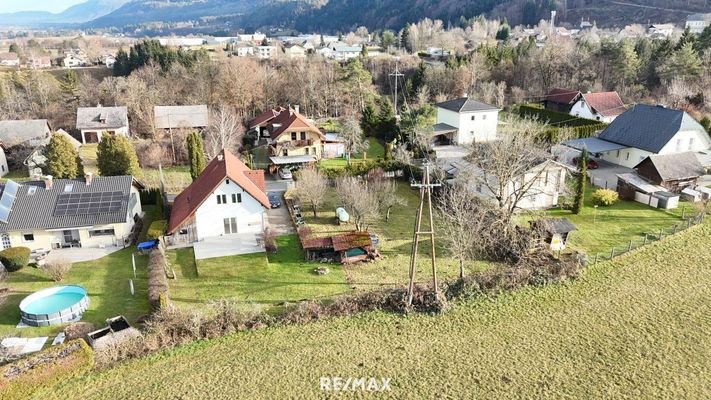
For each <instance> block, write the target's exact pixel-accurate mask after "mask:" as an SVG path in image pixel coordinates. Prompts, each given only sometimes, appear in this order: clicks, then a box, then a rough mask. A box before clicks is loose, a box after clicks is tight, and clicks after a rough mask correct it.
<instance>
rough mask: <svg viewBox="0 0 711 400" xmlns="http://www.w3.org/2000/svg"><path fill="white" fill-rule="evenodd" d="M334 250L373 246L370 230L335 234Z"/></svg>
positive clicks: (333, 238)
mask: <svg viewBox="0 0 711 400" xmlns="http://www.w3.org/2000/svg"><path fill="white" fill-rule="evenodd" d="M331 240H333V250H335V251H343V250H350V249H356V248H361V247H363V248H369V247H370V246H372V242H371V240H370V234H369V233H368V232H348V233H344V234H343V235H338V236H334V237H332V238H331Z"/></svg>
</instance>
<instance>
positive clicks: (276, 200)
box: [267, 193, 281, 208]
mask: <svg viewBox="0 0 711 400" xmlns="http://www.w3.org/2000/svg"><path fill="white" fill-rule="evenodd" d="M267 197H269V205H270V206H271V207H272V208H279V207H281V196H280V195H279V194H277V193H267Z"/></svg>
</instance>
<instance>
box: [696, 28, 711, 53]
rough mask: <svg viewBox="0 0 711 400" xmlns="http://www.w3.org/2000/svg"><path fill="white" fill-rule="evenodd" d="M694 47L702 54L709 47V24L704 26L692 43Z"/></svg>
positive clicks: (710, 29)
mask: <svg viewBox="0 0 711 400" xmlns="http://www.w3.org/2000/svg"><path fill="white" fill-rule="evenodd" d="M694 49H695V50H696V52H697V53H699V54H703V53H704V51H706V50H707V49H711V25H710V26H707V27H706V28H704V30H703V32H701V35H699V39H698V40H697V41H696V42H695V43H694Z"/></svg>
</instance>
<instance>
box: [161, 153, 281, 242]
mask: <svg viewBox="0 0 711 400" xmlns="http://www.w3.org/2000/svg"><path fill="white" fill-rule="evenodd" d="M227 178H229V179H230V180H231V181H233V182H234V183H236V184H237V185H239V186H240V187H241V188H242V189H244V190H245V191H246V192H247V193H249V194H250V195H251V196H252V197H254V198H255V199H256V200H257V201H258V202H259V203H261V204H262V206H264V207H265V208H269V198H267V194H266V193H265V191H264V186H265V185H264V171H252V170H250V169H249V168H247V166H246V165H244V163H243V162H242V161H240V160H239V159H238V158H237V157H236V156H235V155H234V154H232V153H230V152H229V150H223V151H222V153H221V154H220V156H218V157H215V158H214V159H213V160H212V161H211V162H210V164H208V165H207V167H205V169H204V170H203V171H202V173H201V174H200V176H198V177H197V179H195V181H194V182H193V183H191V184H190V186H188V187H187V188H186V189H185V190H183V191H182V192H181V193H180V194H179V195H178V196H177V197H176V198H175V202H174V203H173V208H172V210H171V213H170V222H169V224H168V234H171V233H174V232H175V231H177V230H178V228H180V226H181V225H183V224H184V223H185V221H187V220H188V219H189V218H190V217H192V216H193V215H194V214H195V211H197V209H198V208H199V207H200V205H201V204H202V203H204V202H205V200H207V198H208V197H210V195H211V194H212V192H214V191H215V189H217V187H218V186H220V184H221V183H222V182H223V181H224V180H225V179H227Z"/></svg>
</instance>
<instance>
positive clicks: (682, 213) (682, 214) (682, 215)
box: [681, 204, 686, 219]
mask: <svg viewBox="0 0 711 400" xmlns="http://www.w3.org/2000/svg"><path fill="white" fill-rule="evenodd" d="M685 215H686V204H684V207H682V208H681V219H684V216H685Z"/></svg>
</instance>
